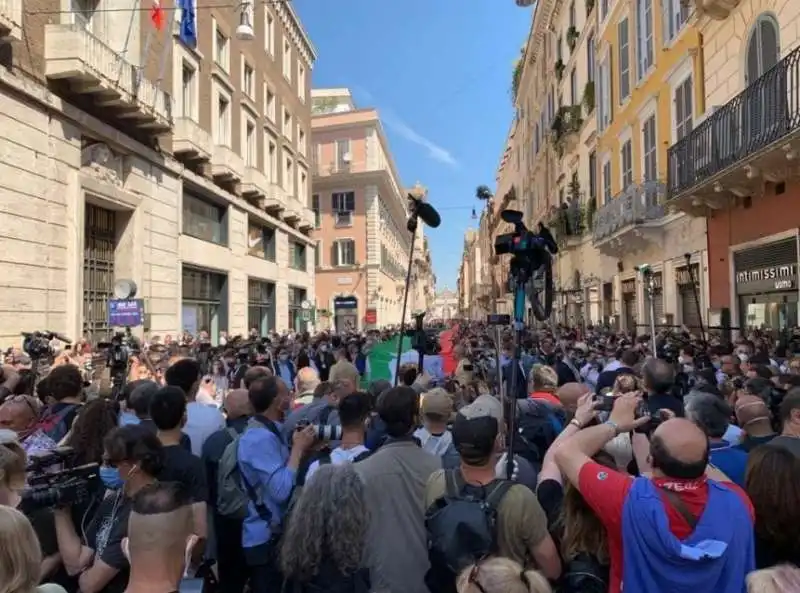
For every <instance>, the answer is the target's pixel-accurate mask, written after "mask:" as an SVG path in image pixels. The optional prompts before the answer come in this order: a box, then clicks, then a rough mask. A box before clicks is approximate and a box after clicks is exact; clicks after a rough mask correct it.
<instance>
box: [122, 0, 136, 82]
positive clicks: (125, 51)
mask: <svg viewBox="0 0 800 593" xmlns="http://www.w3.org/2000/svg"><path fill="white" fill-rule="evenodd" d="M138 14H139V0H134V2H133V11H132V12H131V20H130V22H129V23H128V33H127V35H125V46H124V47H123V48H122V54H123V56H124V57H125V61H126V62H128V63H129V64H130V63H131V61H130V60H129V59H128V44H129V43H130V41H131V32H132V31H133V21H135V20H138V19H136V18H135V17H136V15H138ZM123 64H124V62H123V61H122V60H120V61H119V69H118V70H117V86H119V79H120V78H122V66H123Z"/></svg>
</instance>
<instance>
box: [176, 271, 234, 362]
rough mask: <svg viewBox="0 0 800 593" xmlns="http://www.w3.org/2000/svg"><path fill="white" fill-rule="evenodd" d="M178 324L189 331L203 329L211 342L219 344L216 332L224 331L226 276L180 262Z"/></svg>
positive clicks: (225, 327)
mask: <svg viewBox="0 0 800 593" xmlns="http://www.w3.org/2000/svg"><path fill="white" fill-rule="evenodd" d="M181 276H182V278H181V284H182V293H183V294H182V297H183V298H182V302H181V310H182V320H181V323H182V326H183V327H184V328H185V329H188V330H189V331H193V332H195V333H196V332H197V331H207V332H208V333H209V337H210V338H211V344H212V345H215V346H216V345H217V344H218V343H219V335H220V332H223V331H226V330H227V324H226V322H225V321H226V319H227V317H228V316H227V309H228V307H227V304H226V301H227V299H226V298H225V296H226V292H227V286H228V277H227V276H226V275H225V274H215V273H214V272H207V271H205V270H197V269H194V268H191V267H189V266H186V265H184V266H183V269H182V270H181Z"/></svg>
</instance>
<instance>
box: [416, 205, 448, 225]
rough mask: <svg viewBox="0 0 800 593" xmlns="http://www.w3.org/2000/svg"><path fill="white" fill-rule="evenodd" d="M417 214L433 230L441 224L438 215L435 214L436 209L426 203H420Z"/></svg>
mask: <svg viewBox="0 0 800 593" xmlns="http://www.w3.org/2000/svg"><path fill="white" fill-rule="evenodd" d="M417 214H418V215H419V217H420V218H421V219H422V222H424V223H425V224H426V225H428V226H429V227H431V228H432V229H435V228H436V227H438V226H439V225H440V224H442V219H441V218H440V217H439V213H438V212H436V208H434V207H433V206H431V205H430V204H428V203H427V202H420V203H419V205H418V206H417Z"/></svg>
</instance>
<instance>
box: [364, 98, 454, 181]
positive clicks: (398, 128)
mask: <svg viewBox="0 0 800 593" xmlns="http://www.w3.org/2000/svg"><path fill="white" fill-rule="evenodd" d="M380 114H381V120H382V121H383V122H384V123H385V124H386V125H387V126H388V127H390V128H391V129H392V130H394V131H395V132H397V133H398V134H399V135H400V136H401V137H402V138H405V139H406V140H408V141H409V142H413V143H414V144H416V145H418V146H421V147H422V148H424V149H425V150H426V151H427V153H428V157H429V158H431V159H433V160H435V161H439V162H440V163H444V164H445V165H449V166H451V167H454V168H455V167H458V161H457V160H456V159H455V157H454V156H453V155H452V154H451V153H450V151H449V150H447V149H446V148H443V147H441V146H439V145H438V144H436V143H435V142H434V141H432V140H430V139H428V138H426V137H425V136H423V135H422V134H420V133H418V132H417V131H416V130H414V129H413V128H412V127H411V126H409V125H408V124H407V123H405V122H404V121H403V120H401V119H400V118H399V117H397V115H396V114H395V113H393V112H392V111H391V110H389V109H381V110H380Z"/></svg>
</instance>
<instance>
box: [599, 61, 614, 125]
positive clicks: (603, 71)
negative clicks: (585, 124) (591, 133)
mask: <svg viewBox="0 0 800 593" xmlns="http://www.w3.org/2000/svg"><path fill="white" fill-rule="evenodd" d="M597 78H598V80H597V83H598V85H599V89H598V92H597V99H598V106H599V107H600V108H599V109H598V110H597V117H598V124H597V125H598V127H599V128H600V130H601V131H602V130H605V129H606V128H607V127H608V126H609V125H610V124H611V119H612V117H613V110H612V105H611V98H612V96H613V95H612V93H611V55H610V54H609V55H607V56H606V58H605V59H604V60H603V61H601V62H600V64H599V65H598V67H597Z"/></svg>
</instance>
